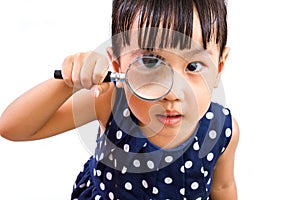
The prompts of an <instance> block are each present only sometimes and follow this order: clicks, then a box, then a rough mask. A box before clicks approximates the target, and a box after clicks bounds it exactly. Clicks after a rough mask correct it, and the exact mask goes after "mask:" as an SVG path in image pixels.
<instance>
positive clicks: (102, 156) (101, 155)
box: [99, 152, 104, 160]
mask: <svg viewBox="0 0 300 200" xmlns="http://www.w3.org/2000/svg"><path fill="white" fill-rule="evenodd" d="M103 158H104V153H103V152H102V153H101V154H100V158H99V160H102V159H103Z"/></svg>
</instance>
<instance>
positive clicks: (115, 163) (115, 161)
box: [114, 159, 117, 168]
mask: <svg viewBox="0 0 300 200" xmlns="http://www.w3.org/2000/svg"><path fill="white" fill-rule="evenodd" d="M114 167H115V168H117V159H114Z"/></svg>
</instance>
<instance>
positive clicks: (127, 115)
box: [123, 108, 130, 117]
mask: <svg viewBox="0 0 300 200" xmlns="http://www.w3.org/2000/svg"><path fill="white" fill-rule="evenodd" d="M123 116H124V117H129V116H130V111H129V109H128V108H126V109H125V110H124V111H123Z"/></svg>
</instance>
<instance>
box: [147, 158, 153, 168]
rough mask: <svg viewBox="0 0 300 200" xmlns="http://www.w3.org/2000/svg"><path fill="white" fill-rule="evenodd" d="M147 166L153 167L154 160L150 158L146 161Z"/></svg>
mask: <svg viewBox="0 0 300 200" xmlns="http://www.w3.org/2000/svg"><path fill="white" fill-rule="evenodd" d="M147 166H148V168H149V169H154V162H153V161H152V160H149V161H148V162H147Z"/></svg>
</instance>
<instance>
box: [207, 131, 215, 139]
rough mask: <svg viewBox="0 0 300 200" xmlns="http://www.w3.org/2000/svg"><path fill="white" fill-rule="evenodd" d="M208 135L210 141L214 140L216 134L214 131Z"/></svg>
mask: <svg viewBox="0 0 300 200" xmlns="http://www.w3.org/2000/svg"><path fill="white" fill-rule="evenodd" d="M208 135H209V137H210V139H212V140H214V139H216V137H217V132H216V131H215V130H211V131H209V134H208Z"/></svg>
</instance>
